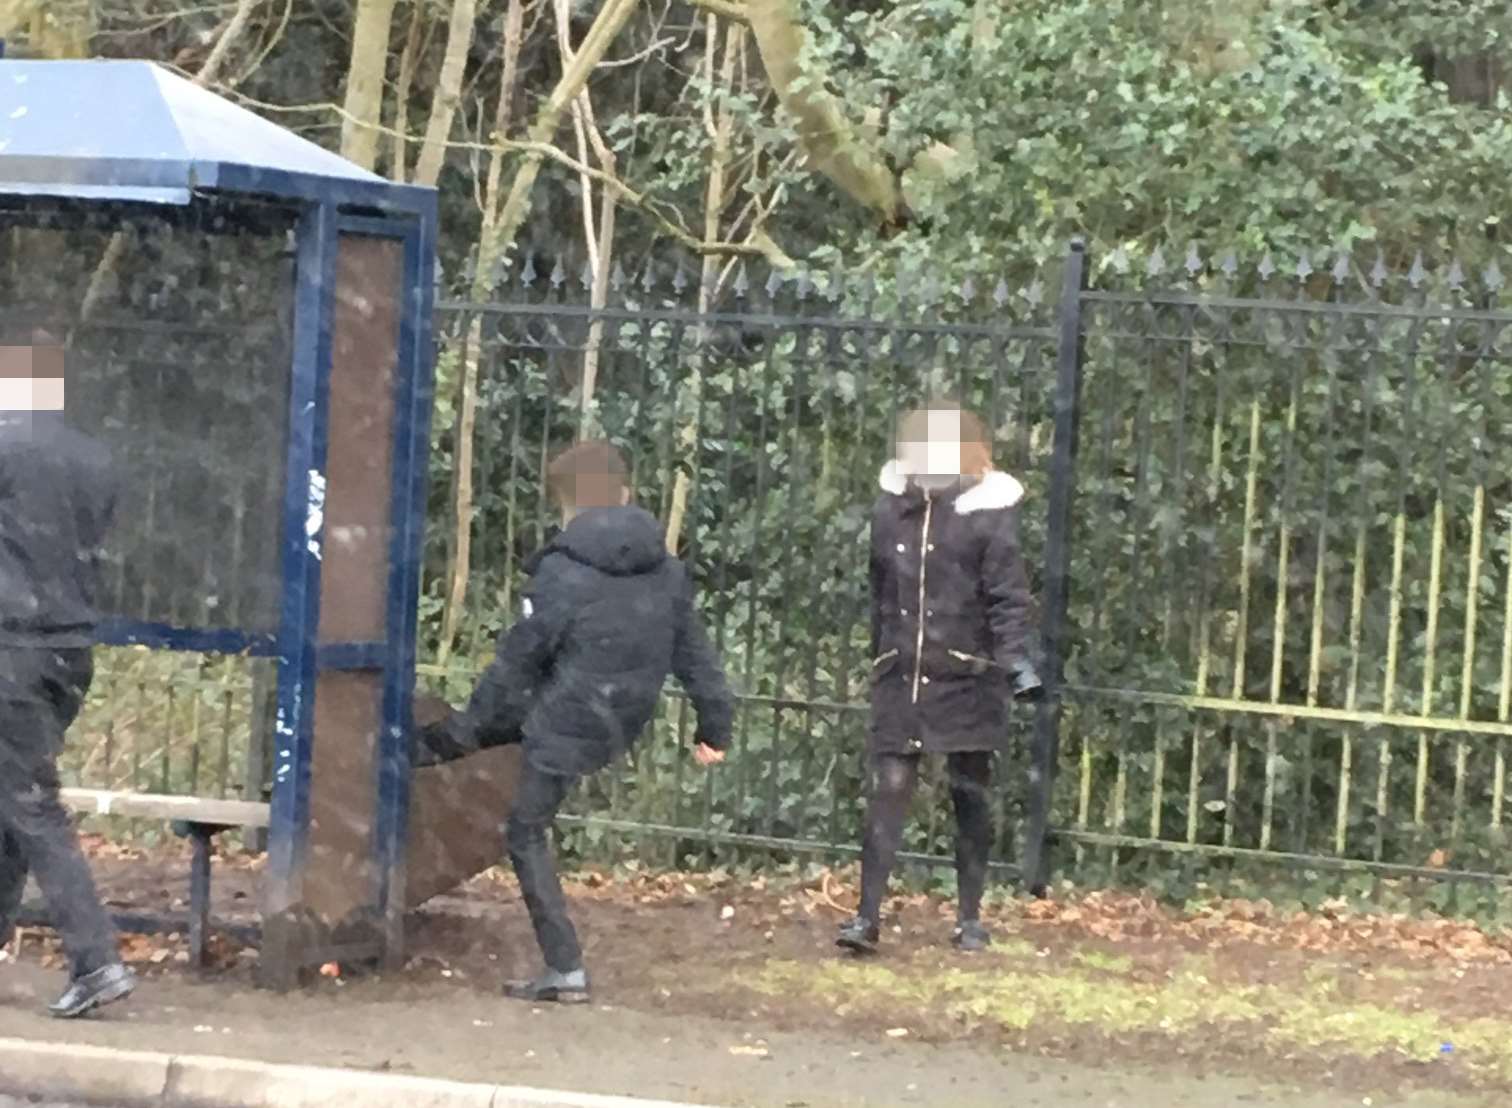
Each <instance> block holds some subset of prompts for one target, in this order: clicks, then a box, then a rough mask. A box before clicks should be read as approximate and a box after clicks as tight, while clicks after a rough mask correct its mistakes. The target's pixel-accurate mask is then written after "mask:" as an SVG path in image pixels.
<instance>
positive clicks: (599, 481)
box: [562, 474, 630, 527]
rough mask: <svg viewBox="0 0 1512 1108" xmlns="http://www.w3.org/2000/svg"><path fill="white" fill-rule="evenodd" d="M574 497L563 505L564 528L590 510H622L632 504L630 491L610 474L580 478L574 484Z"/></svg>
mask: <svg viewBox="0 0 1512 1108" xmlns="http://www.w3.org/2000/svg"><path fill="white" fill-rule="evenodd" d="M573 490H574V495H573V497H572V499H571V500H569V501H567V502H565V503H564V504H563V505H562V526H563V527H566V526H567V525H568V524H569V523H571V522H572V521H573V520H574V519H576V518H577V517H578V516H579V515H581V514H582V513H583V512H586V511H587V510H588V509H590V508H622V507H624V506H625V505H626V504H628V503H630V490H629V489H627V488H625V487H624V486H623V485H621V484H620V479H619V478H618V477H615V476H612V475H610V474H603V475H602V476H597V477H595V476H589V477H587V478H584V477H579V478H578V479H577V480H576V481H574V482H573Z"/></svg>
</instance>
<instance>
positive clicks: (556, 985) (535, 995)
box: [504, 969, 590, 1004]
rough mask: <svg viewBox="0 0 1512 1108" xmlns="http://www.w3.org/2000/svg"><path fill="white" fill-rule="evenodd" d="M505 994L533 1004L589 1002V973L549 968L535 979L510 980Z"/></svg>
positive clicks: (578, 970)
mask: <svg viewBox="0 0 1512 1108" xmlns="http://www.w3.org/2000/svg"><path fill="white" fill-rule="evenodd" d="M504 995H505V996H507V997H509V998H510V999H511V1000H528V1001H530V1002H531V1003H532V1004H587V1003H588V1001H589V999H590V998H589V995H588V974H587V973H585V972H584V971H582V970H580V969H577V970H573V971H572V972H571V973H561V972H559V971H557V970H554V969H548V970H547V971H546V972H545V973H543V974H541V976H539V977H537V978H536V979H535V980H534V981H510V982H508V983H507V984H505V986H504Z"/></svg>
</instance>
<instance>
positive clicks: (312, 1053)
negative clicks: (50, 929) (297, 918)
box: [0, 964, 1504, 1108]
mask: <svg viewBox="0 0 1512 1108" xmlns="http://www.w3.org/2000/svg"><path fill="white" fill-rule="evenodd" d="M55 977H56V975H54V974H51V973H44V972H43V971H41V970H39V969H38V968H37V967H35V966H32V965H27V964H22V965H15V964H11V965H0V1038H11V1039H23V1040H28V1041H33V1042H36V1041H50V1042H54V1043H68V1044H71V1045H80V1044H84V1045H93V1046H101V1047H113V1048H117V1049H124V1050H133V1051H154V1052H161V1053H171V1054H183V1055H190V1054H192V1055H216V1056H226V1057H236V1058H245V1059H255V1060H259V1061H264V1062H278V1063H297V1064H303V1065H312V1066H333V1067H341V1068H348V1069H359V1070H369V1071H381V1072H383V1073H388V1074H395V1075H409V1076H425V1077H434V1078H445V1079H449V1080H453V1081H465V1082H483V1083H493V1084H502V1085H511V1086H531V1087H535V1088H545V1089H565V1090H570V1091H574V1092H582V1093H600V1094H610V1095H622V1096H634V1097H645V1098H655V1099H662V1100H668V1101H679V1102H685V1103H692V1104H703V1105H721V1106H730V1108H800V1106H801V1108H862V1106H865V1108H894V1106H897V1108H914V1106H926V1105H927V1106H934V1105H942V1104H948V1105H950V1106H951V1108H1002V1106H1003V1105H1004V1104H1005V1103H1012V1104H1013V1105H1014V1106H1015V1108H1052V1106H1053V1108H1149V1106H1151V1105H1161V1106H1163V1108H1235V1106H1236V1105H1242V1106H1244V1108H1280V1106H1282V1105H1285V1106H1286V1108H1359V1106H1360V1105H1361V1104H1364V1103H1369V1104H1372V1105H1373V1106H1374V1108H1482V1106H1487V1108H1489V1106H1490V1105H1492V1104H1493V1103H1494V1102H1493V1101H1492V1100H1489V1099H1487V1098H1482V1097H1473V1096H1440V1095H1438V1094H1435V1093H1432V1092H1406V1093H1398V1094H1395V1095H1381V1094H1376V1095H1374V1096H1373V1097H1372V1098H1371V1099H1370V1100H1369V1101H1367V1100H1365V1098H1364V1097H1363V1096H1362V1095H1361V1093H1360V1092H1358V1091H1348V1092H1346V1091H1342V1090H1328V1089H1298V1088H1295V1087H1287V1086H1285V1085H1284V1084H1270V1085H1266V1084H1264V1083H1261V1082H1258V1081H1254V1080H1250V1079H1239V1078H1230V1077H1221V1076H1208V1075H1204V1074H1201V1073H1192V1072H1190V1071H1187V1070H1183V1069H1180V1068H1176V1066H1179V1065H1180V1063H1179V1062H1178V1063H1176V1065H1175V1066H1173V1067H1172V1068H1170V1069H1164V1068H1163V1069H1162V1070H1159V1071H1144V1072H1111V1071H1104V1070H1099V1069H1095V1068H1091V1067H1087V1066H1077V1065H1072V1064H1069V1063H1065V1062H1059V1061H1055V1060H1049V1059H1043V1058H1038V1057H1033V1056H1024V1055H1017V1054H1013V1053H1011V1052H1008V1051H1005V1050H1002V1049H996V1048H994V1047H992V1046H990V1045H988V1044H956V1045H939V1046H936V1045H930V1044H925V1043H913V1042H903V1041H893V1040H887V1039H879V1040H877V1041H871V1040H867V1039H861V1038H842V1037H838V1036H831V1035H824V1034H819V1033H814V1032H797V1033H795V1032H790V1031H782V1030H779V1029H775V1028H769V1027H763V1026H761V1025H759V1024H757V1023H754V1022H753V1021H750V1020H749V1019H747V1020H745V1021H740V1020H737V1019H733V1018H732V1019H730V1020H712V1019H705V1018H675V1017H671V1016H665V1015H651V1014H645V1013H640V1012H632V1011H626V1010H622V1009H615V1008H604V1007H602V1006H594V1007H591V1008H586V1009H585V1008H567V1009H555V1008H550V1007H547V1008H543V1009H532V1008H531V1007H529V1006H527V1005H520V1004H514V1003H511V1002H507V1001H504V1000H502V999H496V998H493V997H489V996H486V995H483V994H480V993H477V992H473V991H470V990H467V989H462V988H457V987H455V986H451V985H437V986H428V985H413V984H408V985H405V984H394V983H383V982H356V983H353V984H349V985H346V986H345V987H343V988H341V989H340V990H339V991H337V990H332V989H326V990H312V991H309V992H302V993H296V994H293V995H290V996H278V995H275V994H271V993H266V992H261V991H258V990H254V989H247V988H239V987H236V986H233V985H229V984H226V983H224V982H208V983H204V984H197V983H193V982H191V981H189V980H188V979H184V978H175V977H169V978H161V979H153V980H150V981H148V982H145V983H144V985H143V987H142V989H141V991H140V992H139V994H138V995H137V996H136V997H134V998H132V1000H130V1001H128V1002H127V1003H126V1004H124V1005H121V1006H118V1007H117V1008H113V1009H111V1010H109V1011H108V1012H107V1013H106V1014H104V1015H103V1016H102V1017H100V1018H96V1019H90V1020H84V1021H80V1022H77V1023H72V1024H69V1023H59V1022H57V1021H53V1020H49V1019H47V1018H46V1017H45V1016H43V1015H41V1014H40V1013H39V1009H40V1006H41V1005H42V1003H43V1001H44V1000H45V999H46V998H47V997H49V996H50V995H51V993H52V991H53V990H55V988H56V985H57V981H56V979H55ZM738 1015H745V1014H744V1013H732V1017H733V1016H738ZM1005 1090H1011V1091H1012V1095H1011V1096H1010V1097H1005ZM23 1091H24V1090H23ZM0 1108H12V1105H11V1104H9V1103H6V1102H5V1101H3V1100H0ZM28 1108H32V1106H28ZM49 1108H55V1106H49ZM56 1108H62V1106H56ZM1503 1108H1504V1106H1503Z"/></svg>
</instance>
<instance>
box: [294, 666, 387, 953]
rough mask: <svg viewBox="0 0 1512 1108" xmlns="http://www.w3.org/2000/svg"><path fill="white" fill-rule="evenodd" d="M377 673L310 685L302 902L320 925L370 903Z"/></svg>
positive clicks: (379, 701) (330, 676) (379, 692)
mask: <svg viewBox="0 0 1512 1108" xmlns="http://www.w3.org/2000/svg"><path fill="white" fill-rule="evenodd" d="M382 709H383V677H382V675H381V674H377V673H322V674H321V675H320V677H319V679H318V680H317V681H316V682H315V749H314V754H313V759H312V762H311V775H312V782H311V788H310V841H309V850H310V854H309V868H308V870H307V871H306V875H305V883H304V897H305V905H306V907H308V908H310V909H311V910H313V911H314V912H315V913H316V914H317V915H318V916H320V917H321V918H322V920H323V921H324V922H325V923H327V924H331V925H334V924H338V923H341V922H343V921H344V920H346V919H347V917H348V916H350V915H351V914H352V913H353V912H356V911H358V910H360V909H368V908H371V907H372V906H373V903H374V899H375V898H374V895H373V894H374V888H375V884H374V870H373V820H374V809H375V807H376V800H377V797H376V793H377V787H378V786H377V782H378V775H377V764H376V751H377V747H378V729H379V727H380V726H381V721H382V718H383V713H382Z"/></svg>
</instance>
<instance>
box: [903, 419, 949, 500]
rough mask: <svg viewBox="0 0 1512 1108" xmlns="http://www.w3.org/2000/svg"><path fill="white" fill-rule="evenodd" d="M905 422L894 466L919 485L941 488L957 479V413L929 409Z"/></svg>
mask: <svg viewBox="0 0 1512 1108" xmlns="http://www.w3.org/2000/svg"><path fill="white" fill-rule="evenodd" d="M920 414H921V415H922V416H923V418H922V419H911V420H909V421H907V422H908V423H909V424H910V426H908V427H905V429H904V434H903V435H902V437H900V438H899V440H898V469H899V471H900V472H901V473H903V474H904V475H905V476H907V477H908V478H910V479H911V480H912V481H913V482H914V484H916V485H919V486H920V487H921V488H944V487H947V486H949V485H951V484H954V483H955V482H957V481H959V480H960V479H961V474H962V473H963V472H964V468H963V466H962V449H961V447H962V443H961V413H960V412H959V411H957V410H954V409H935V408H931V409H929V410H928V411H926V412H923V413H920Z"/></svg>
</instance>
